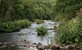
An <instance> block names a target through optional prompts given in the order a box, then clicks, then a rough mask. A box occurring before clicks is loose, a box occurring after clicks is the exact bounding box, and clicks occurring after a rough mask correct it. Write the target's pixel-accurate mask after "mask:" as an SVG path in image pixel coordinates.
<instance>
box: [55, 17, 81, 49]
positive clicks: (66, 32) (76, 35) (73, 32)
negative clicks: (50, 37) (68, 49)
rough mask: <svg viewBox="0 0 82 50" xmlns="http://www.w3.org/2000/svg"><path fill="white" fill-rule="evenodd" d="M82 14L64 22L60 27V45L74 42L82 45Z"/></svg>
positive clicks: (57, 40) (58, 35) (58, 37)
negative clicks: (81, 34)
mask: <svg viewBox="0 0 82 50" xmlns="http://www.w3.org/2000/svg"><path fill="white" fill-rule="evenodd" d="M81 22H82V16H80V17H79V16H78V17H76V18H75V21H74V20H71V21H70V22H64V23H63V24H61V25H60V26H59V28H58V34H57V37H56V42H57V43H58V44H60V45H62V44H65V45H70V44H74V45H76V46H78V47H80V48H81V47H82V40H81V38H82V37H81V36H80V33H81V32H82V23H81Z"/></svg>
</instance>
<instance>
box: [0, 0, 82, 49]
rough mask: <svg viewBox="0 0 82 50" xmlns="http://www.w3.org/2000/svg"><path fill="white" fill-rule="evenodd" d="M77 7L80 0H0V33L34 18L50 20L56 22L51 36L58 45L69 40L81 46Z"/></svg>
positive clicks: (81, 14)
mask: <svg viewBox="0 0 82 50" xmlns="http://www.w3.org/2000/svg"><path fill="white" fill-rule="evenodd" d="M81 9H82V0H0V33H1V32H2V33H3V32H15V31H19V30H20V29H23V28H26V27H29V26H30V25H31V23H33V22H35V20H36V22H37V23H43V20H52V21H54V22H55V21H57V22H59V23H60V25H59V27H58V28H57V29H56V30H57V32H58V34H57V35H56V38H55V40H56V42H57V43H58V45H62V44H64V45H68V44H73V45H75V46H78V47H79V48H81V47H82V26H81V25H82V12H81ZM38 29H43V30H45V28H38ZM46 31H47V30H46ZM41 32H42V33H43V31H42V30H41ZM43 35H44V34H43Z"/></svg>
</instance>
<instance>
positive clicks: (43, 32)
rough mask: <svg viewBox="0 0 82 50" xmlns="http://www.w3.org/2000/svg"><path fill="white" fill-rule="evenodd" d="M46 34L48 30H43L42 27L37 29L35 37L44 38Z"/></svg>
mask: <svg viewBox="0 0 82 50" xmlns="http://www.w3.org/2000/svg"><path fill="white" fill-rule="evenodd" d="M47 34H48V29H47V28H45V27H43V26H41V27H39V28H37V35H38V36H45V35H47Z"/></svg>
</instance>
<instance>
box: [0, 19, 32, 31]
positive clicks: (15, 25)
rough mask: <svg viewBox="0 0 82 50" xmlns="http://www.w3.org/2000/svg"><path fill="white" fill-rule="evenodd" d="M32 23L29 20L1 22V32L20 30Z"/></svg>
mask: <svg viewBox="0 0 82 50" xmlns="http://www.w3.org/2000/svg"><path fill="white" fill-rule="evenodd" d="M30 24H31V22H30V21H28V20H18V21H14V22H12V21H8V22H5V23H2V22H0V32H13V31H19V30H20V29H22V28H25V27H27V26H29V25H30Z"/></svg>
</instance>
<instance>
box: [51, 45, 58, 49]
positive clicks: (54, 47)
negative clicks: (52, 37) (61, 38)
mask: <svg viewBox="0 0 82 50" xmlns="http://www.w3.org/2000/svg"><path fill="white" fill-rule="evenodd" d="M51 50H59V47H58V46H55V45H53V46H51Z"/></svg>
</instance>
